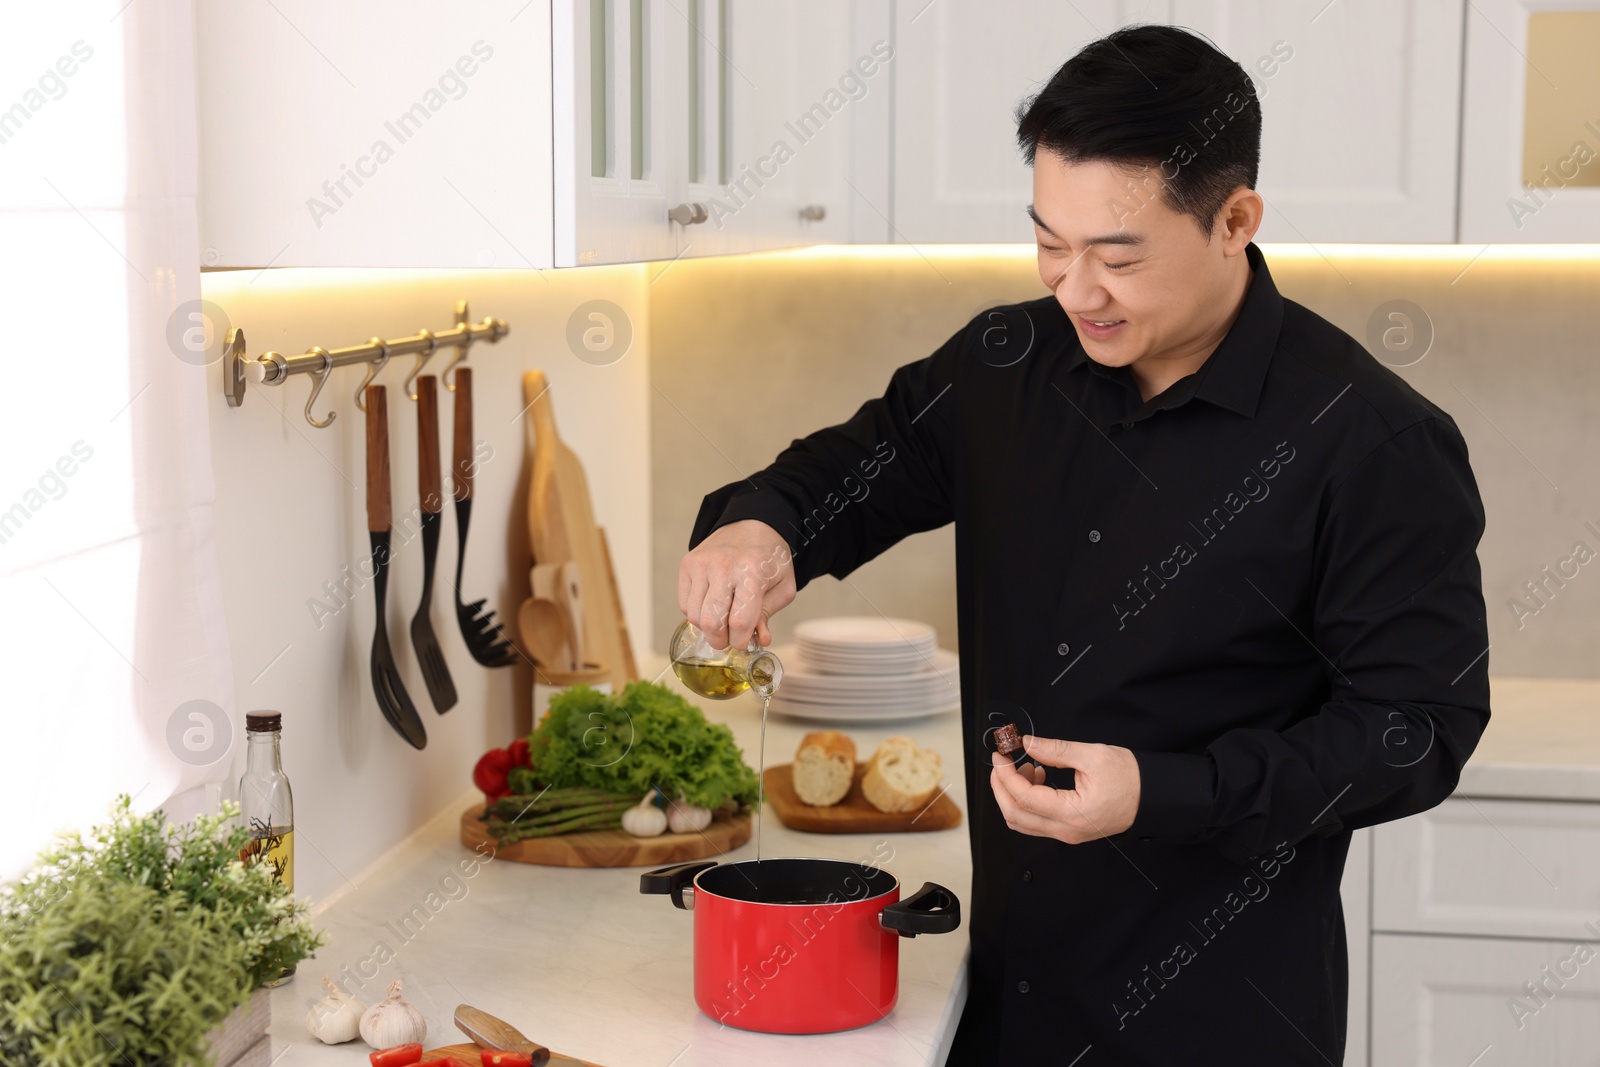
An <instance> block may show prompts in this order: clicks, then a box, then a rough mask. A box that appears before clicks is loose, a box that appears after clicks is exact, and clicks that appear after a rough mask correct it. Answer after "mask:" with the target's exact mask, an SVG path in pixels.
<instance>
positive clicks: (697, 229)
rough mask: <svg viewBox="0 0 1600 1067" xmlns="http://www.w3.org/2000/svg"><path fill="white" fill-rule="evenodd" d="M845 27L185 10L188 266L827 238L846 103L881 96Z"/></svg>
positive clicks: (700, 18) (786, 14)
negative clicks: (194, 67)
mask: <svg viewBox="0 0 1600 1067" xmlns="http://www.w3.org/2000/svg"><path fill="white" fill-rule="evenodd" d="M850 13H851V0H821V2H818V3H815V4H799V3H791V2H787V0H785V2H781V3H774V2H768V0H531V2H529V0H484V2H480V3H474V4H470V5H456V4H439V3H434V2H431V0H391V2H389V3H378V2H376V0H353V2H350V3H341V4H325V3H324V4H318V3H313V2H311V0H276V2H275V3H274V4H231V3H229V4H224V3H217V4H205V5H202V6H201V9H200V18H199V43H200V53H201V57H202V58H201V63H200V80H201V86H200V89H201V92H200V98H201V101H202V104H201V109H200V134H201V157H202V158H201V232H202V249H203V257H204V258H203V262H204V264H205V265H206V266H209V267H264V266H419V267H541V268H542V267H551V266H562V267H566V266H582V265H589V264H602V263H630V262H641V261H647V260H671V259H673V258H675V257H677V256H680V255H710V254H717V253H726V252H744V251H753V250H757V249H764V248H781V247H786V246H792V245H799V244H810V243H817V242H824V241H841V240H847V239H848V237H849V182H848V179H847V176H846V167H847V166H848V164H849V158H850V144H851V137H852V131H853V129H855V127H854V126H853V124H855V123H858V122H860V121H861V118H862V114H863V113H864V112H862V109H860V108H859V107H858V104H857V101H858V99H859V97H860V96H861V94H862V93H863V92H864V91H865V90H864V89H862V88H858V86H859V85H867V84H872V83H874V82H875V83H876V84H875V87H874V88H873V90H872V91H876V92H878V93H880V94H882V95H886V94H887V92H888V86H887V80H888V75H887V73H885V72H883V71H882V70H879V69H877V65H878V61H876V60H874V61H873V64H874V69H873V72H872V76H870V77H867V76H863V75H860V74H859V73H856V72H855V71H856V63H857V61H858V59H860V57H858V56H857V55H856V53H855V51H854V43H853V42H852V41H851V37H850V33H851V21H850ZM378 42H381V44H382V47H381V48H380V47H377V43H378ZM883 47H884V48H885V49H887V47H888V46H887V43H885V44H884V46H883ZM868 58H869V59H870V58H871V57H870V56H869V57H868Z"/></svg>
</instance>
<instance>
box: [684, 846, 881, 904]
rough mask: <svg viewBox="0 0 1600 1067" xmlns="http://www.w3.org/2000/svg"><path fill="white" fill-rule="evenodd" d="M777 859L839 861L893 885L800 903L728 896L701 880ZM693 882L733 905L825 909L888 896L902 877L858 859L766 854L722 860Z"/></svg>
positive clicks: (699, 888)
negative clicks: (722, 871)
mask: <svg viewBox="0 0 1600 1067" xmlns="http://www.w3.org/2000/svg"><path fill="white" fill-rule="evenodd" d="M774 860H799V861H801V862H803V863H824V864H837V865H839V866H843V867H854V868H856V869H857V870H870V871H877V872H878V873H879V874H881V875H883V876H884V877H885V878H887V879H889V883H890V884H889V888H887V889H885V890H884V891H883V892H881V893H875V894H873V895H872V896H870V897H858V898H855V899H853V900H810V901H805V902H799V901H770V902H769V901H763V900H741V899H740V898H739V897H730V896H728V895H726V894H724V893H713V892H712V891H711V890H709V889H706V888H705V887H704V886H702V885H701V884H700V879H702V878H704V877H705V876H706V875H708V874H710V873H711V872H712V871H715V870H718V869H726V868H729V867H742V866H748V865H753V864H757V863H770V862H772V861H774ZM690 884H692V885H693V886H694V891H695V893H696V895H698V894H701V893H704V894H705V895H706V896H708V897H715V898H717V899H718V900H726V901H728V902H729V903H732V904H749V905H752V906H754V907H760V908H825V907H831V906H833V905H835V904H837V905H840V906H844V905H849V904H864V903H866V902H867V901H873V900H882V899H883V898H884V897H886V896H888V895H889V894H891V893H894V892H897V891H898V890H899V889H900V879H899V878H897V877H895V875H894V874H892V873H890V872H889V871H887V870H884V869H883V868H882V867H876V866H873V865H872V864H870V863H857V862H855V861H854V860H840V859H833V858H832V857H828V856H763V857H762V858H761V859H759V860H756V859H748V860H736V861H734V862H732V863H718V864H716V865H715V866H711V867H707V868H706V869H705V870H703V871H701V872H700V873H699V874H697V875H695V876H694V881H693V882H692V883H690Z"/></svg>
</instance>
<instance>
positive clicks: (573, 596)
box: [556, 560, 584, 671]
mask: <svg viewBox="0 0 1600 1067" xmlns="http://www.w3.org/2000/svg"><path fill="white" fill-rule="evenodd" d="M558 578H559V581H558V583H557V586H556V603H558V604H560V605H561V607H562V610H563V612H564V613H565V615H566V617H567V650H568V651H569V652H571V653H572V669H573V670H575V671H581V670H583V654H584V647H583V594H582V589H583V583H582V582H580V581H579V580H578V564H577V561H576V560H568V561H567V562H565V563H563V564H562V565H561V573H560V574H559V575H558Z"/></svg>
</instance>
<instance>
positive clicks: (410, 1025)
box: [361, 978, 428, 1049]
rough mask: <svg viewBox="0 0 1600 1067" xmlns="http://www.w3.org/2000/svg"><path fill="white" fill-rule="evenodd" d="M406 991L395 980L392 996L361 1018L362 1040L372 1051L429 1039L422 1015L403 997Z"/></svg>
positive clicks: (391, 985) (398, 981) (391, 986)
mask: <svg viewBox="0 0 1600 1067" xmlns="http://www.w3.org/2000/svg"><path fill="white" fill-rule="evenodd" d="M404 988H405V986H404V983H402V982H401V981H400V979H398V978H396V979H395V980H394V981H392V982H390V983H389V995H388V996H387V997H385V998H384V999H383V1000H381V1001H379V1002H378V1003H376V1004H374V1005H373V1006H372V1007H370V1008H368V1009H367V1010H366V1011H365V1012H364V1013H363V1014H362V1016H361V1040H363V1041H365V1042H366V1043H367V1044H369V1045H371V1046H372V1047H373V1048H378V1049H383V1048H393V1047H394V1046H395V1045H409V1044H412V1043H413V1042H420V1041H422V1039H423V1038H425V1037H427V1036H428V1021H427V1020H426V1019H424V1018H423V1017H422V1012H420V1011H418V1010H417V1009H416V1007H414V1006H413V1005H412V1004H411V1002H410V1001H407V1000H405V999H403V998H402V997H401V996H400V994H401V992H402V991H403V990H404Z"/></svg>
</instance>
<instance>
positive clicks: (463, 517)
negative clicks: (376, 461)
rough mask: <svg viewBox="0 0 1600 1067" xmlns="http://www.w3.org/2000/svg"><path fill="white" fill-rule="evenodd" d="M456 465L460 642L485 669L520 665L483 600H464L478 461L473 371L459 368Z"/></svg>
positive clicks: (457, 610) (457, 378) (457, 596)
mask: <svg viewBox="0 0 1600 1067" xmlns="http://www.w3.org/2000/svg"><path fill="white" fill-rule="evenodd" d="M454 442H455V447H454V449H453V455H452V456H451V459H452V461H453V463H454V475H455V496H456V539H457V546H458V547H457V548H456V583H455V587H456V622H458V623H459V624H460V625H461V639H462V640H463V641H465V642H466V644H467V651H468V652H471V653H472V658H473V659H475V660H477V661H478V662H479V663H481V664H482V665H483V666H485V667H509V666H511V665H512V664H513V663H515V662H517V650H516V649H515V648H513V647H512V645H511V642H510V640H509V639H507V637H506V635H505V634H504V633H503V632H502V631H501V629H500V624H499V623H497V622H495V621H494V612H493V611H492V610H491V611H484V610H483V605H484V604H485V603H486V601H484V600H474V601H473V602H472V603H470V604H464V603H462V601H461V570H462V568H463V567H464V566H465V565H466V562H467V525H468V523H470V522H471V521H472V476H473V474H474V472H475V469H476V467H477V462H476V461H475V460H474V459H473V457H472V371H471V370H470V369H469V368H467V367H457V368H456V421H455V436H454Z"/></svg>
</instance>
